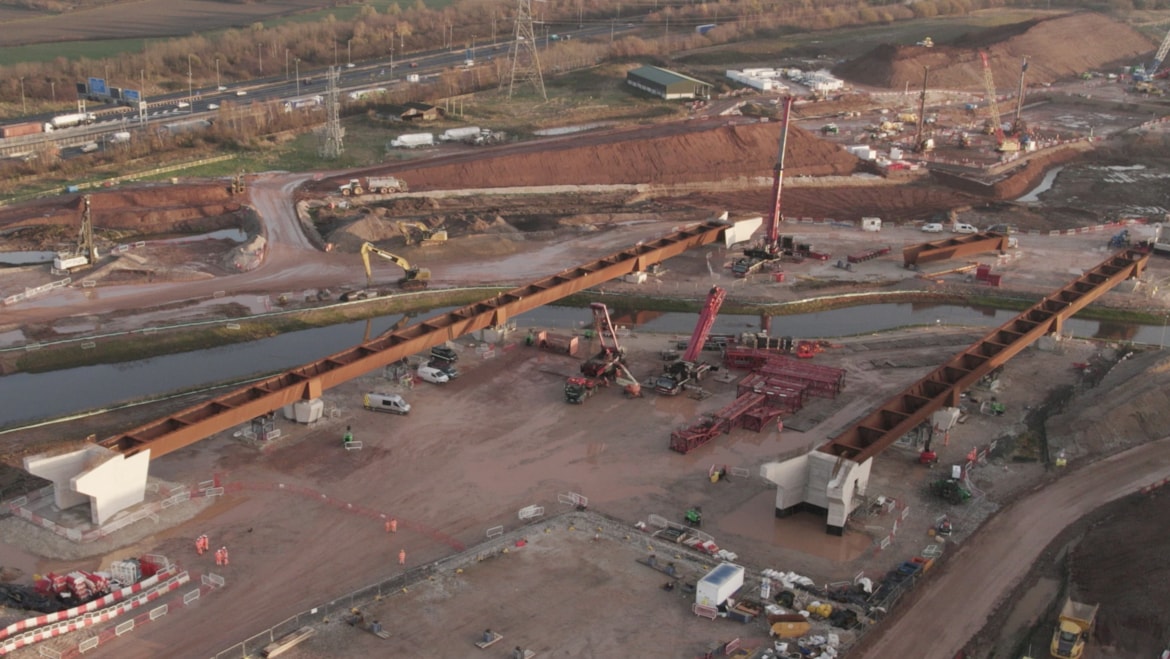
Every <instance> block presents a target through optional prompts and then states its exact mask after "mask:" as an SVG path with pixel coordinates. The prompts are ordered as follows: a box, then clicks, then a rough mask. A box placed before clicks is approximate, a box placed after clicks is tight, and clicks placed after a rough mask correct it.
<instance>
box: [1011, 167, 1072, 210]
mask: <svg viewBox="0 0 1170 659" xmlns="http://www.w3.org/2000/svg"><path fill="white" fill-rule="evenodd" d="M1062 171H1064V166H1063V165H1062V166H1060V167H1053V168H1052V169H1050V170H1049V171H1048V173H1046V174H1045V175H1044V178H1042V179H1040V184H1039V185H1037V186H1036V187H1034V188H1032V189H1031V190H1029V191H1028V192H1027V193H1026V194H1025V195H1024V196H1022V197H1020V198H1018V199H1016V201H1019V202H1031V201H1040V195H1042V194H1044V193H1045V192H1048V191H1049V190H1051V189H1052V186H1053V185H1055V184H1056V177H1057V176H1058V175H1059V174H1060V173H1061V172H1062Z"/></svg>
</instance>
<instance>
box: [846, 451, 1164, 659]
mask: <svg viewBox="0 0 1170 659" xmlns="http://www.w3.org/2000/svg"><path fill="white" fill-rule="evenodd" d="M1168 447H1170V439H1163V440H1160V441H1157V442H1151V443H1149V444H1145V445H1143V446H1140V447H1138V448H1134V449H1130V450H1128V451H1124V452H1122V453H1118V454H1116V455H1113V456H1110V457H1108V458H1106V459H1104V460H1101V461H1100V462H1096V463H1093V464H1090V465H1087V466H1085V467H1084V468H1083V469H1079V470H1077V471H1076V472H1074V473H1071V474H1068V475H1067V476H1065V477H1064V478H1062V479H1060V480H1059V481H1056V482H1055V483H1053V484H1052V485H1049V486H1048V487H1046V488H1044V489H1043V490H1040V491H1039V492H1037V493H1035V494H1033V495H1031V496H1029V497H1027V498H1025V499H1021V500H1020V501H1018V502H1016V503H1015V504H1013V505H1012V506H1010V507H1009V508H1007V509H1005V510H1004V511H1002V512H1001V513H999V514H998V515H996V516H995V517H993V518H992V519H991V521H990V522H988V523H987V524H986V525H985V526H984V527H983V528H982V529H981V530H980V531H979V533H978V534H977V535H976V536H975V538H974V540H972V541H971V542H969V543H967V544H965V545H963V547H961V548H960V549H959V550H958V552H957V553H956V554H955V555H954V556H952V557H951V558H950V560H949V561H948V562H947V563H946V566H945V567H944V568H943V572H942V574H940V575H939V576H938V577H937V578H936V579H934V580H933V581H931V582H928V583H927V584H926V585H925V586H924V588H925V589H926V590H925V591H924V592H922V593H920V596H919V597H918V599H917V600H916V601H914V602H913V603H911V604H910V605H909V606H908V607H906V608H904V609H901V610H900V612H899V614H898V617H897V618H896V619H894V620H892V621H890V622H889V623H887V624H884V625H882V626H880V627H878V628H877V629H875V630H874V631H873V633H872V635H871V637H870V638H869V639H867V642H866V646H865V647H864V648H862V649H861V650H860V651H858V652H857V653H855V656H856V657H857V658H872V659H878V658H880V657H953V656H955V654H956V653H957V652H958V651H959V650H960V649H962V648H963V646H964V645H965V644H966V643H967V641H968V640H969V639H970V638H971V637H972V636H974V635H975V633H976V632H978V631H979V630H980V628H982V627H983V625H984V623H985V622H986V621H987V618H988V616H990V615H991V614H992V612H993V611H994V610H995V607H996V605H997V604H998V603H999V602H1000V601H1001V599H1002V598H1003V597H1004V596H1005V595H1006V594H1007V593H1008V592H1010V590H1011V588H1012V587H1013V586H1014V585H1015V584H1016V583H1017V582H1018V581H1019V580H1020V579H1021V578H1023V576H1024V575H1025V574H1026V573H1027V572H1028V570H1029V569H1030V568H1031V566H1032V564H1033V562H1035V561H1036V559H1037V558H1038V557H1039V556H1040V553H1041V552H1042V551H1044V548H1045V547H1046V546H1048V544H1049V543H1050V542H1052V540H1053V539H1055V538H1056V536H1057V535H1058V534H1059V533H1060V532H1061V531H1063V530H1064V528H1065V527H1066V526H1068V525H1069V524H1072V523H1073V522H1075V521H1076V520H1078V519H1080V518H1081V517H1082V516H1084V515H1086V514H1088V513H1089V512H1090V511H1092V510H1094V509H1096V508H1097V507H1099V506H1102V505H1104V504H1106V503H1108V502H1110V501H1113V500H1115V499H1120V498H1121V497H1124V496H1126V495H1129V494H1133V493H1134V492H1136V491H1137V490H1138V489H1139V488H1141V487H1142V486H1144V485H1146V484H1147V483H1150V482H1152V481H1158V480H1161V479H1163V478H1166V477H1170V454H1167V452H1166V449H1167V448H1168Z"/></svg>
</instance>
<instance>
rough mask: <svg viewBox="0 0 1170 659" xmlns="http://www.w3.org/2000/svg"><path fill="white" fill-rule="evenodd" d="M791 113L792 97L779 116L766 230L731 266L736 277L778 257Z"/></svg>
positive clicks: (742, 275)
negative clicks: (761, 240) (760, 241)
mask: <svg viewBox="0 0 1170 659" xmlns="http://www.w3.org/2000/svg"><path fill="white" fill-rule="evenodd" d="M791 114H792V97H791V96H789V97H787V98H785V99H784V113H783V115H781V118H780V124H781V126H780V152H779V154H777V156H776V166H775V167H774V168H773V170H772V208H771V209H770V210H769V211H768V232H767V234H766V236H765V238H764V244H763V245H759V246H756V247H752V248H749V249H745V250H744V252H743V258H741V259H739V260H737V261H736V262H735V263H734V264H733V265H732V266H731V272H732V274H734V275H735V276H736V277H740V278H742V277H746V276H748V275H750V274H751V273H753V272H755V271H756V270H757V269H759V267H760V266H762V265H763V264H764V263H767V262H768V261H775V260H776V259H778V258H780V222H781V221H782V217H781V215H780V192H781V190H782V189H783V187H784V152H785V151H787V148H788V118H789V116H790V115H791Z"/></svg>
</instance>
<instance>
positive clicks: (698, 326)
mask: <svg viewBox="0 0 1170 659" xmlns="http://www.w3.org/2000/svg"><path fill="white" fill-rule="evenodd" d="M725 297H727V291H725V290H724V289H722V288H720V287H718V286H712V287H711V291H710V292H709V293H707V301H706V302H705V303H703V310H702V311H700V312H699V322H697V323H695V331H694V332H692V333H691V340H690V342H689V343H687V351H686V352H685V353H684V354H683V357H682V360H683V361H684V362H694V361H695V360H697V359H698V358H699V352H700V351H702V349H703V344H705V343H706V342H707V335H709V334H710V333H711V327H712V326H713V325H715V317H716V316H718V315H719V308H720V307H722V306H723V299H724V298H725Z"/></svg>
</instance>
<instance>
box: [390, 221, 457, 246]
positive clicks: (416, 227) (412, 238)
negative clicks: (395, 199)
mask: <svg viewBox="0 0 1170 659" xmlns="http://www.w3.org/2000/svg"><path fill="white" fill-rule="evenodd" d="M398 228H399V230H400V231H402V235H403V237H404V238H406V244H407V245H422V246H424V247H425V246H427V245H441V244H443V243H445V242H447V229H446V228H444V227H439V228H437V229H432V228H431V227H429V226H427V225H426V224H423V223H422V222H406V221H402V222H399V223H398Z"/></svg>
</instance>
